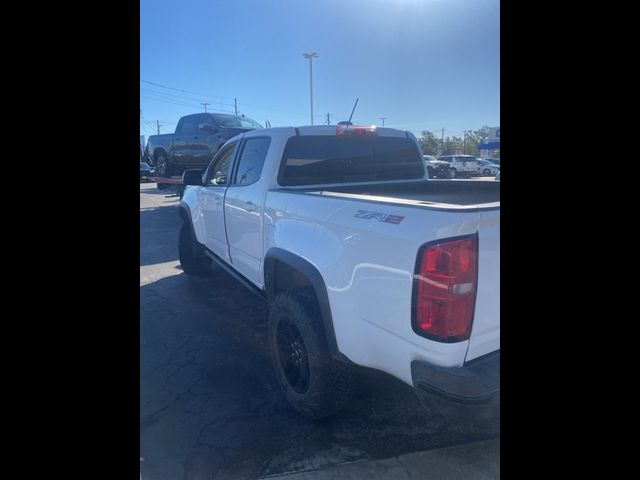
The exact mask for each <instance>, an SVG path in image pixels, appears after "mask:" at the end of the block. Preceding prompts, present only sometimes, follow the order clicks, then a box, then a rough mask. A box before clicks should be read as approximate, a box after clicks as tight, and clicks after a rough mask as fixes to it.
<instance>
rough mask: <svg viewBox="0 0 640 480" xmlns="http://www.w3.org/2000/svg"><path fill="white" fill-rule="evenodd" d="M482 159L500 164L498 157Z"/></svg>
mask: <svg viewBox="0 0 640 480" xmlns="http://www.w3.org/2000/svg"><path fill="white" fill-rule="evenodd" d="M484 160H487V161H489V162H491V163H493V164H495V165H498V166H500V159H499V158H485V159H484Z"/></svg>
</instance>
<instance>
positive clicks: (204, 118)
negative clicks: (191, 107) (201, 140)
mask: <svg viewBox="0 0 640 480" xmlns="http://www.w3.org/2000/svg"><path fill="white" fill-rule="evenodd" d="M196 118H197V120H198V121H197V123H196V129H197V130H198V134H200V133H204V134H212V133H214V130H215V128H214V123H213V119H212V118H211V115H207V114H205V113H203V114H200V115H198V116H197V117H196ZM202 124H206V125H210V128H209V129H207V130H200V128H199V127H200V125H202Z"/></svg>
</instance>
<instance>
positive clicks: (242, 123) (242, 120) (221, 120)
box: [213, 114, 262, 129]
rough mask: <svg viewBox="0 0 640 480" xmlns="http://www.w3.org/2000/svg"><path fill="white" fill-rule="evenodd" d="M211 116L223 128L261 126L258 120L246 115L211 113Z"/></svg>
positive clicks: (254, 127)
mask: <svg viewBox="0 0 640 480" xmlns="http://www.w3.org/2000/svg"><path fill="white" fill-rule="evenodd" d="M213 118H214V119H215V120H216V122H218V124H219V125H220V126H221V127H223V128H252V129H257V128H262V125H260V124H259V123H258V122H255V121H253V120H251V119H250V118H247V117H236V116H235V115H215V114H214V115H213Z"/></svg>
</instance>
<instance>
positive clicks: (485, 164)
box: [478, 158, 500, 177]
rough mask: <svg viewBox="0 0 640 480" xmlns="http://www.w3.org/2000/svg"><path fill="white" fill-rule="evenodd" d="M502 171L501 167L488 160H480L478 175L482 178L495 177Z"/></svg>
mask: <svg viewBox="0 0 640 480" xmlns="http://www.w3.org/2000/svg"><path fill="white" fill-rule="evenodd" d="M499 171H500V165H496V164H495V163H491V162H490V161H488V160H486V159H481V158H479V159H478V173H479V174H480V175H481V176H482V177H494V176H496V175H497V174H498V172H499Z"/></svg>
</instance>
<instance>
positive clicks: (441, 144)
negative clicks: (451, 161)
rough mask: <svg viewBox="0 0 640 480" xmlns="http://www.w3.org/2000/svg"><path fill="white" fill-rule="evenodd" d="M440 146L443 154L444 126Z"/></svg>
mask: <svg viewBox="0 0 640 480" xmlns="http://www.w3.org/2000/svg"><path fill="white" fill-rule="evenodd" d="M440 148H441V149H442V154H443V155H444V128H443V129H442V139H441V140H440Z"/></svg>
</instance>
